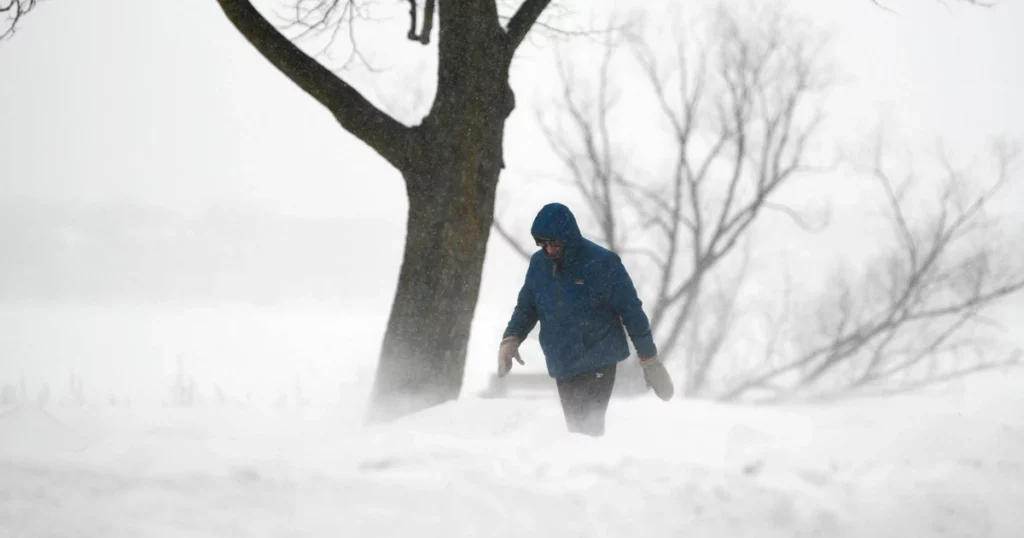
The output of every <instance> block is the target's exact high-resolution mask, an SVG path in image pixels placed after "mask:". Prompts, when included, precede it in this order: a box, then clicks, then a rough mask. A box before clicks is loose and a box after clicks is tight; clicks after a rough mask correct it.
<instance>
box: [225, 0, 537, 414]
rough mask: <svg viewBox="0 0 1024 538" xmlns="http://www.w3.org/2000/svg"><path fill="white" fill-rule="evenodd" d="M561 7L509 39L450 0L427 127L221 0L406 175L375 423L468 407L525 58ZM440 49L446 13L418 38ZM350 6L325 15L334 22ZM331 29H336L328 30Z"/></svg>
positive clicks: (527, 22) (239, 4) (232, 1)
mask: <svg viewBox="0 0 1024 538" xmlns="http://www.w3.org/2000/svg"><path fill="white" fill-rule="evenodd" d="M549 1H550V0H525V1H524V2H523V3H522V4H521V5H520V6H519V9H518V10H517V11H516V13H515V15H513V16H512V18H511V19H510V20H509V22H508V24H507V26H506V27H505V28H502V27H501V24H500V23H499V17H498V11H497V7H496V5H495V3H494V0H438V1H437V2H436V8H437V11H438V16H439V19H440V25H439V32H438V34H439V38H438V77H437V78H438V80H437V94H436V97H435V99H434V103H433V107H432V108H431V111H430V114H429V115H428V116H427V117H426V118H425V119H424V120H423V122H422V123H421V124H420V125H417V126H413V127H408V126H405V125H402V124H401V123H399V122H398V121H396V120H395V119H394V118H391V117H390V116H388V115H387V114H385V113H384V112H382V111H381V110H379V109H377V108H376V107H374V106H373V105H372V104H371V103H370V102H369V101H368V100H367V99H366V98H364V97H363V96H362V95H361V94H360V93H359V92H358V91H357V90H356V89H355V88H353V87H352V86H350V85H349V84H347V83H346V82H345V81H344V80H342V79H341V78H339V77H338V76H337V75H336V74H335V73H333V72H331V71H330V70H328V69H326V68H324V67H323V66H322V65H320V64H319V63H318V62H317V61H316V60H314V59H313V58H311V57H309V56H307V55H306V54H305V53H303V52H302V51H301V50H299V49H298V48H297V47H296V46H295V45H294V44H293V43H291V42H290V41H289V40H288V39H287V38H286V37H284V36H283V35H281V34H280V33H279V32H278V31H277V30H276V29H275V28H274V27H273V26H272V25H271V24H270V23H268V22H267V21H266V20H265V19H264V18H263V17H262V16H261V15H260V14H259V13H258V12H257V11H256V9H255V8H254V7H253V6H252V4H251V3H250V2H249V0H218V2H219V3H220V5H221V7H222V8H223V9H224V13H225V15H227V17H228V20H230V21H231V22H232V23H233V24H234V25H235V27H236V28H237V29H238V30H239V32H241V33H242V35H244V36H245V37H246V39H248V40H249V42H250V43H251V44H252V45H253V46H254V47H255V48H256V49H257V50H258V51H259V52H260V54H262V55H263V56H264V57H265V58H266V59H267V60H269V61H270V62H271V63H272V64H273V65H274V66H275V67H277V68H278V69H279V70H280V71H281V72H282V73H283V74H285V75H286V76H288V78H290V79H291V80H292V81H293V82H295V83H296V84H297V85H298V86H299V87H300V88H302V89H303V90H304V91H305V92H306V93H308V94H309V95H310V96H311V97H313V98H314V99H316V100H317V101H318V102H320V104H322V105H323V106H324V107H326V108H327V110H328V111H330V112H331V114H332V115H333V116H334V117H335V118H336V119H337V120H338V123H339V124H340V125H341V126H342V127H343V128H344V129H346V130H348V131H349V132H351V133H353V134H354V135H356V136H357V137H358V138H359V139H360V140H362V141H363V142H365V143H366V144H367V145H369V146H370V147H371V148H373V149H374V150H375V151H376V152H377V153H378V154H380V155H381V157H383V158H384V159H386V160H387V161H388V162H389V163H391V164H392V165H393V166H395V167H396V168H398V169H399V170H400V171H401V172H402V177H403V178H404V179H405V186H406V192H407V194H408V197H409V215H408V221H407V222H408V224H407V226H408V230H407V234H406V244H405V254H404V257H403V260H402V269H401V271H400V273H399V277H398V287H397V289H396V292H395V299H394V303H393V304H392V309H391V316H390V318H389V320H388V326H387V332H386V333H385V335H384V342H383V345H382V348H381V355H380V361H379V363H378V367H377V375H376V378H375V380H374V387H373V396H372V401H371V402H370V410H369V413H368V419H369V420H371V421H379V420H387V419H390V418H395V417H399V416H402V415H405V414H408V413H411V412H414V411H417V410H420V409H423V408H426V407H429V406H431V405H436V404H439V403H442V402H444V401H447V400H451V399H454V398H457V397H458V395H459V391H460V390H461V388H462V377H463V372H464V370H465V364H466V346H467V343H468V341H469V330H470V325H471V322H472V319H473V313H474V310H475V309H476V301H477V295H478V292H479V289H480V277H481V273H482V270H483V262H484V255H485V252H486V247H487V239H488V236H489V235H490V229H491V223H492V220H493V218H494V197H495V192H496V191H497V185H498V176H499V174H500V172H501V169H502V168H503V167H504V163H503V160H502V139H503V132H504V129H505V120H506V118H508V116H509V114H510V113H511V112H512V109H513V108H514V107H515V100H514V97H513V95H512V90H511V88H510V87H509V84H508V71H509V64H510V63H511V60H512V55H513V54H514V52H515V50H516V48H517V47H518V46H519V44H520V43H522V41H523V39H524V38H525V36H526V34H527V33H528V32H529V30H530V28H531V27H532V26H533V24H534V22H536V20H537V18H538V17H539V16H540V14H541V13H542V12H543V11H544V9H545V8H546V7H547V5H548V3H549ZM411 4H412V7H413V9H412V14H413V19H412V25H411V26H412V28H411V30H410V32H409V36H408V37H409V38H410V39H415V40H417V41H420V42H421V43H426V42H428V41H429V38H430V25H431V24H432V20H433V19H432V15H433V9H434V7H435V2H432V1H428V2H427V3H426V10H427V11H426V13H425V18H424V28H423V30H422V34H420V35H417V34H416V31H415V30H416V23H415V13H416V5H415V2H411ZM339 6H341V4H339V3H338V2H323V3H321V4H320V6H319V11H317V13H318V15H319V16H320V17H322V21H321V22H324V21H332V20H335V19H332V14H331V13H332V10H337V9H344V8H343V7H339ZM324 24H328V23H327V22H324Z"/></svg>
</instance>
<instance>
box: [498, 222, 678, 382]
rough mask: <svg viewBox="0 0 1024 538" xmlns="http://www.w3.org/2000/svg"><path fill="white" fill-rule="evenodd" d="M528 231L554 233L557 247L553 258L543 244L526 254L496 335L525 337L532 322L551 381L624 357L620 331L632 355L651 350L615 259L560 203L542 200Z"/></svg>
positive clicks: (638, 306) (636, 301)
mask: <svg viewBox="0 0 1024 538" xmlns="http://www.w3.org/2000/svg"><path fill="white" fill-rule="evenodd" d="M530 232H531V233H532V234H533V236H534V237H535V238H536V237H547V238H551V239H559V240H561V241H563V242H565V249H564V251H563V253H562V256H561V257H560V258H559V259H558V260H555V261H552V260H550V259H548V258H547V256H545V255H544V252H543V250H539V251H537V252H536V253H534V255H533V256H532V257H531V258H530V268H529V269H528V270H527V271H526V282H525V283H524V284H523V288H522V289H521V290H520V291H519V300H518V302H517V304H516V307H515V310H514V311H513V312H512V319H511V320H510V321H509V323H508V327H507V328H506V329H505V333H504V336H508V335H516V336H518V337H519V338H520V339H526V336H527V335H528V334H530V331H532V330H533V327H534V326H535V325H536V324H537V322H538V321H540V346H541V349H542V350H543V351H544V357H545V359H546V361H547V367H548V374H549V375H550V376H551V377H554V378H558V379H561V378H566V377H571V376H574V375H577V374H581V373H583V372H587V371H590V370H595V369H597V368H601V367H603V366H608V365H610V364H614V363H616V362H619V361H621V360H623V359H625V358H627V357H629V345H628V344H627V343H626V333H627V332H628V333H629V337H630V339H631V340H632V341H633V346H634V347H635V348H636V351H637V355H639V356H640V357H645V358H646V357H654V356H656V355H657V354H658V349H657V348H656V347H655V345H654V339H653V337H652V336H651V325H650V322H649V321H648V320H647V315H646V314H645V313H644V311H643V307H642V303H641V302H640V298H639V297H637V293H636V289H635V288H634V287H633V281H632V280H631V279H630V278H629V274H627V273H626V268H625V267H624V266H623V265H622V260H621V259H619V256H618V255H616V254H615V253H614V252H611V251H609V250H608V249H605V248H603V247H601V246H600V245H597V244H595V243H593V242H591V241H589V240H587V239H584V238H583V235H582V234H580V229H579V226H577V224H576V218H575V217H574V216H573V214H572V212H571V211H569V208H568V207H565V206H564V205H562V204H548V205H546V206H544V207H543V208H541V210H540V212H539V213H538V214H537V218H536V219H535V220H534V221H533V227H532V228H531V229H530ZM623 325H625V328H623Z"/></svg>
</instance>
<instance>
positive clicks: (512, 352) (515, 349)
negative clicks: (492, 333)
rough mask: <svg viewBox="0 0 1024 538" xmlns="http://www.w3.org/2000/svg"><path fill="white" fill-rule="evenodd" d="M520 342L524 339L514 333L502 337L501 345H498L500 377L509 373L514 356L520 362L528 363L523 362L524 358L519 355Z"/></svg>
mask: <svg viewBox="0 0 1024 538" xmlns="http://www.w3.org/2000/svg"><path fill="white" fill-rule="evenodd" d="M520 343H522V340H520V339H519V337H518V336H516V335H514V334H510V335H508V336H506V337H505V338H502V339H501V345H500V346H498V377H505V376H506V375H508V372H509V370H511V369H512V358H513V357H515V359H516V361H518V362H519V364H526V363H525V362H523V358H522V357H520V356H519V344H520Z"/></svg>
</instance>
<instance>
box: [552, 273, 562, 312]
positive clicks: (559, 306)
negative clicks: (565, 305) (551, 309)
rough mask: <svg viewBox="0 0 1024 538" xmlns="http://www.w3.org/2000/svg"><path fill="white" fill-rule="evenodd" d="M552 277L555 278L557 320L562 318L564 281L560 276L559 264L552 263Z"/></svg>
mask: <svg viewBox="0 0 1024 538" xmlns="http://www.w3.org/2000/svg"><path fill="white" fill-rule="evenodd" d="M551 276H553V277H555V296H556V297H557V300H556V301H555V318H557V319H561V317H562V282H561V281H562V279H561V277H559V276H558V264H557V263H554V262H551Z"/></svg>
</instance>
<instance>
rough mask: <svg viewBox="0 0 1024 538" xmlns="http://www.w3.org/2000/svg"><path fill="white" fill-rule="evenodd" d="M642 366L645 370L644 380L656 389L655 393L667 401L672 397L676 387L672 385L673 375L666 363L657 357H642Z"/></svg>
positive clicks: (649, 386)
mask: <svg viewBox="0 0 1024 538" xmlns="http://www.w3.org/2000/svg"><path fill="white" fill-rule="evenodd" d="M640 367H641V368H643V370H644V381H646V382H647V386H648V388H652V389H654V394H656V395H658V398H661V399H662V400H665V401H666V402H667V401H669V400H671V399H672V395H673V394H674V393H675V387H673V386H672V377H671V376H669V375H668V370H666V369H665V365H664V364H662V363H661V361H659V360H658V358H657V357H651V358H649V359H640Z"/></svg>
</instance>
